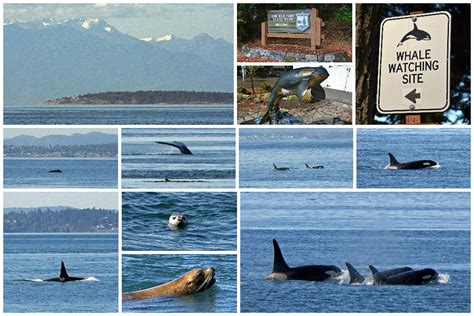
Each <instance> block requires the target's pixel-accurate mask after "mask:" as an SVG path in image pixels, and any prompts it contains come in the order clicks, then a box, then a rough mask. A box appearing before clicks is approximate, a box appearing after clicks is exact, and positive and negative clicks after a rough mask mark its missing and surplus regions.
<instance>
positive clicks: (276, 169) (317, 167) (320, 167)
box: [273, 163, 324, 171]
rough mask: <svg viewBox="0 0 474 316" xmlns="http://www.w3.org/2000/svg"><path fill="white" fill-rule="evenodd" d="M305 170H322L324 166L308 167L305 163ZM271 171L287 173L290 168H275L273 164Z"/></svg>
mask: <svg viewBox="0 0 474 316" xmlns="http://www.w3.org/2000/svg"><path fill="white" fill-rule="evenodd" d="M304 165H305V169H324V166H321V165H317V166H310V165H308V164H307V163H305V164H304ZM273 170H274V171H288V170H290V168H288V167H277V165H275V164H273Z"/></svg>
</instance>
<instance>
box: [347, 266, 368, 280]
mask: <svg viewBox="0 0 474 316" xmlns="http://www.w3.org/2000/svg"><path fill="white" fill-rule="evenodd" d="M346 266H347V270H348V271H349V278H350V281H349V283H350V284H353V283H364V280H365V278H364V277H363V276H362V275H361V274H360V273H359V271H357V270H356V268H354V266H353V265H352V264H350V263H349V262H346Z"/></svg>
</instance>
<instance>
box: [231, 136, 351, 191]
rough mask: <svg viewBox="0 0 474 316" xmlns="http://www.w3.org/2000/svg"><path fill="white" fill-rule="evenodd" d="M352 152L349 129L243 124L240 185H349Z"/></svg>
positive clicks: (293, 186)
mask: <svg viewBox="0 0 474 316" xmlns="http://www.w3.org/2000/svg"><path fill="white" fill-rule="evenodd" d="M352 156H353V154H352V129H288V128H286V129H285V128H279V129H243V128H242V129H240V187H241V188H352V172H353V171H352ZM273 164H275V165H276V166H277V167H287V168H289V169H290V170H288V171H274V169H273ZM305 164H308V165H309V166H316V165H322V166H324V169H307V168H305Z"/></svg>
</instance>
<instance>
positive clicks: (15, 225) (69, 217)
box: [3, 208, 118, 233]
mask: <svg viewBox="0 0 474 316" xmlns="http://www.w3.org/2000/svg"><path fill="white" fill-rule="evenodd" d="M3 222H4V224H3V225H4V226H3V227H4V232H5V233H99V232H101V233H116V232H117V231H118V229H117V227H118V226H117V225H118V215H117V211H115V210H105V209H96V208H87V209H76V208H64V209H60V210H57V209H49V208H38V209H33V210H31V209H26V210H17V211H14V212H8V213H5V214H4V216H3Z"/></svg>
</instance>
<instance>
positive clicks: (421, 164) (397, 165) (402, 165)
mask: <svg viewBox="0 0 474 316" xmlns="http://www.w3.org/2000/svg"><path fill="white" fill-rule="evenodd" d="M388 156H389V157H390V165H388V166H387V167H386V168H387V169H393V170H398V169H423V168H430V167H434V166H438V163H437V162H436V161H433V160H416V161H410V162H398V160H397V159H396V158H395V156H394V155H392V154H391V153H388Z"/></svg>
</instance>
